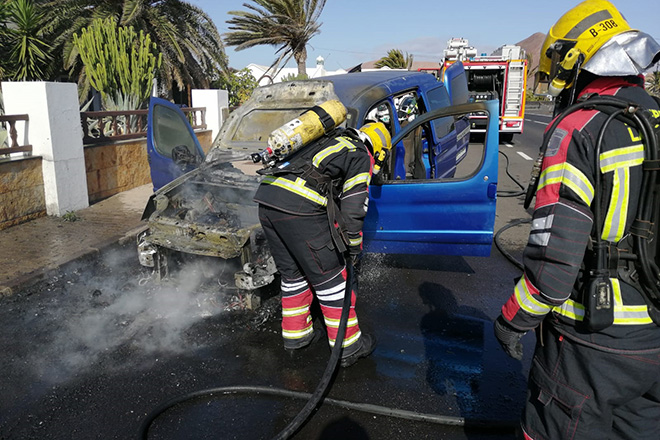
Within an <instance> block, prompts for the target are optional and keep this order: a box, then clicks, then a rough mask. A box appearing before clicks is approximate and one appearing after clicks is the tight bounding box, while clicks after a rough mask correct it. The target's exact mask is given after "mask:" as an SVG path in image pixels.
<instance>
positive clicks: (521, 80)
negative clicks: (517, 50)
mask: <svg viewBox="0 0 660 440" xmlns="http://www.w3.org/2000/svg"><path fill="white" fill-rule="evenodd" d="M524 84H525V62H524V61H511V63H509V75H508V80H507V84H506V88H507V94H506V103H505V104H504V115H503V116H505V117H506V116H519V115H520V110H521V108H520V106H521V105H522V102H523V99H522V98H523V93H525V90H524Z"/></svg>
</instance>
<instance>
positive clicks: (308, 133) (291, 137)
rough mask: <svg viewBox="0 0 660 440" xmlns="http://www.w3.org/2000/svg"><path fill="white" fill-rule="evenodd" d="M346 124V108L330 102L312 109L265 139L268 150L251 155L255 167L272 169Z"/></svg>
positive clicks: (335, 102)
mask: <svg viewBox="0 0 660 440" xmlns="http://www.w3.org/2000/svg"><path fill="white" fill-rule="evenodd" d="M345 120H346V107H344V104H342V103H341V102H340V101H338V100H336V99H333V100H330V101H326V102H324V103H323V104H320V105H317V106H315V107H312V108H311V109H309V110H307V111H305V112H304V113H303V114H301V115H300V116H299V117H297V118H295V119H292V120H291V121H289V122H287V123H286V124H284V125H282V126H281V127H279V128H278V129H276V130H274V131H273V132H272V133H271V134H270V136H269V137H268V147H267V148H266V149H265V150H263V151H261V152H260V153H253V154H252V155H251V157H252V161H253V162H254V163H259V162H262V163H263V164H265V165H267V166H272V165H273V164H274V163H275V162H277V161H279V160H281V159H283V158H285V157H287V156H288V155H290V154H291V153H294V152H295V151H297V150H299V149H300V148H302V147H304V146H305V145H307V144H309V143H310V142H313V141H315V140H317V139H319V138H320V137H321V136H323V135H324V134H327V133H328V132H330V131H331V130H333V129H334V128H336V127H337V126H338V125H339V124H341V123H342V122H344V121H345Z"/></svg>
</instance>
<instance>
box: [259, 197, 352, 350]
mask: <svg viewBox="0 0 660 440" xmlns="http://www.w3.org/2000/svg"><path fill="white" fill-rule="evenodd" d="M259 220H260V222H261V226H262V227H263V230H264V233H265V234H266V239H267V240H268V246H269V247H270V251H271V254H272V255H273V259H274V260H275V265H276V266H277V270H278V271H279V273H280V276H281V286H280V287H281V293H282V337H283V338H284V346H285V347H286V348H298V347H299V346H301V345H302V344H304V343H305V342H306V341H309V340H311V337H312V333H313V331H314V328H313V322H312V316H311V311H310V308H311V305H312V301H313V299H314V296H316V298H317V299H318V302H319V305H320V306H321V312H322V313H323V318H324V321H325V325H326V329H327V333H328V342H329V344H330V346H331V347H332V346H334V344H335V340H336V338H337V330H338V328H339V321H340V318H341V311H342V305H343V301H344V295H345V291H346V262H345V260H344V256H343V255H342V254H341V253H340V252H339V251H338V250H337V249H336V247H335V246H334V243H333V241H332V236H331V235H330V226H329V224H328V216H327V215H326V214H319V215H294V214H289V213H286V212H283V211H280V210H277V209H274V208H270V207H268V206H264V205H261V204H260V205H259ZM353 286H356V283H353ZM355 299H356V295H355V288H353V289H351V310H350V312H349V316H348V324H347V327H346V333H345V337H344V342H343V344H342V346H343V347H344V350H343V352H342V357H346V356H349V355H351V354H353V352H354V351H356V350H357V349H358V347H359V344H356V342H358V340H359V338H360V335H361V333H360V327H359V325H358V320H357V315H356V312H355Z"/></svg>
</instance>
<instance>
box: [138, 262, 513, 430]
mask: <svg viewBox="0 0 660 440" xmlns="http://www.w3.org/2000/svg"><path fill="white" fill-rule="evenodd" d="M346 271H347V277H346V286H347V289H346V291H347V294H345V295H344V302H343V304H342V313H341V319H340V321H339V328H338V330H337V339H336V340H335V345H334V347H333V349H332V352H331V354H330V360H329V361H328V364H327V366H326V368H325V371H324V373H323V376H322V377H321V380H320V381H319V383H318V385H317V386H316V389H315V390H314V392H313V393H312V394H309V393H303V392H298V391H291V390H287V389H283V388H270V387H262V386H226V387H217V388H207V389H203V390H199V391H193V392H191V393H188V394H184V395H182V396H179V397H176V398H174V399H171V400H169V401H167V402H165V403H163V404H161V405H159V406H158V407H157V408H155V409H154V410H152V411H151V412H150V413H149V414H148V415H147V417H146V418H145V419H144V420H143V422H142V424H141V426H140V430H139V438H140V439H143V440H147V439H148V436H149V428H150V427H151V425H152V424H153V422H154V421H155V420H156V419H157V418H158V417H159V416H160V415H162V414H163V413H165V412H166V411H167V410H168V409H170V408H173V407H175V406H176V405H179V404H181V403H184V402H186V401H189V400H193V399H197V398H200V397H205V396H209V397H210V396H218V397H222V396H226V395H234V394H263V395H271V396H284V397H293V398H298V399H307V403H306V404H305V406H304V407H303V408H302V409H301V410H300V412H299V413H298V414H297V415H296V417H294V418H293V420H291V422H290V423H289V424H288V425H287V426H286V427H285V428H284V429H283V430H282V431H281V432H280V433H279V434H277V436H275V437H273V438H274V439H275V440H285V439H289V438H291V436H292V435H294V434H295V433H296V432H297V431H298V430H299V429H300V428H301V427H302V426H303V424H304V423H305V422H306V421H307V419H308V418H309V415H310V414H311V412H312V411H313V410H314V409H315V408H316V407H317V406H318V405H319V404H320V403H324V404H329V405H332V406H337V407H341V408H345V409H350V410H356V411H361V412H366V413H370V414H375V415H382V416H388V417H396V418H400V419H406V420H412V421H419V422H427V423H435V424H440V425H448V426H465V427H470V428H475V429H479V428H481V429H486V428H487V429H490V430H505V431H513V430H514V429H516V427H517V426H518V422H517V421H501V420H476V419H466V418H463V417H454V416H445V415H440V414H425V413H420V412H415V411H406V410H401V409H397V408H389V407H385V406H379V405H372V404H367V403H354V402H349V401H345V400H337V399H332V398H328V397H325V396H326V395H327V392H328V390H329V387H330V385H331V380H332V377H333V374H334V372H335V369H336V368H337V363H338V362H339V357H340V355H341V348H342V343H343V341H344V337H345V335H346V324H347V322H348V314H349V311H350V307H351V295H350V291H351V286H352V283H353V278H354V276H355V274H354V273H353V267H352V264H347V265H346Z"/></svg>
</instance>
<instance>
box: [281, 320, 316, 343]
mask: <svg viewBox="0 0 660 440" xmlns="http://www.w3.org/2000/svg"><path fill="white" fill-rule="evenodd" d="M313 331H314V324H313V323H310V324H309V325H308V326H307V327H305V328H304V329H302V330H284V329H282V337H283V338H286V339H300V338H304V337H305V336H307V335H309V334H310V333H312V332H313Z"/></svg>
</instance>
